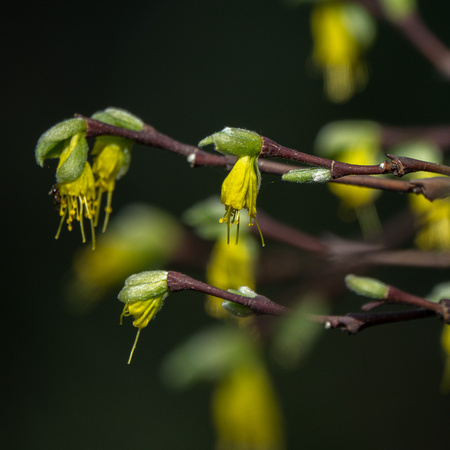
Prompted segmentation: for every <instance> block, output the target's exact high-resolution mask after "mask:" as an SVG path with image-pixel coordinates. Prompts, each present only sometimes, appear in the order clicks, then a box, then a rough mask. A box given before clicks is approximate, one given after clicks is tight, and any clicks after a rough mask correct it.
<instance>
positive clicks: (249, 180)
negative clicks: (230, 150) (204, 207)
mask: <svg viewBox="0 0 450 450" xmlns="http://www.w3.org/2000/svg"><path fill="white" fill-rule="evenodd" d="M260 184H261V176H260V173H259V169H258V165H257V157H256V156H241V157H238V159H237V161H236V164H235V165H234V167H233V168H232V169H231V171H230V173H229V174H228V176H227V177H226V178H225V180H224V182H223V184H222V191H221V195H220V201H221V202H222V203H223V204H224V205H225V214H224V216H223V217H222V218H221V219H220V222H221V223H226V224H227V241H228V242H229V241H230V227H231V224H235V225H236V226H237V231H236V243H238V240H239V224H240V220H239V219H240V212H241V209H246V210H247V211H248V216H249V218H250V219H249V226H251V225H253V221H255V223H256V226H257V227H258V229H259V230H260V228H259V225H258V221H257V220H256V197H257V195H258V191H259V187H260ZM260 232H261V230H260ZM261 240H262V244H263V246H264V240H263V237H262V234H261Z"/></svg>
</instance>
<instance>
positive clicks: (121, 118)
mask: <svg viewBox="0 0 450 450" xmlns="http://www.w3.org/2000/svg"><path fill="white" fill-rule="evenodd" d="M92 118H93V119H96V120H99V121H100V122H104V123H107V124H110V125H115V126H118V127H122V128H126V129H128V130H133V131H140V130H142V128H143V126H144V123H143V122H142V120H141V119H139V118H138V117H136V116H135V115H134V114H131V113H130V112H128V111H125V110H122V109H119V108H106V109H105V110H104V111H99V112H97V113H95V114H93V115H92ZM132 146H133V141H132V140H130V139H123V138H118V137H113V136H101V137H98V138H97V139H96V141H95V144H94V148H93V149H92V155H93V157H94V161H93V166H92V170H93V172H94V176H95V185H96V188H97V208H96V209H97V214H96V216H95V225H96V226H97V224H98V220H99V215H100V209H101V208H100V207H101V202H102V196H103V194H104V193H107V200H106V206H105V219H104V222H103V231H105V230H106V227H107V226H108V222H109V217H110V214H111V212H112V208H111V203H112V193H113V191H114V189H115V187H116V180H118V179H120V178H121V177H122V176H123V175H125V174H126V173H127V171H128V168H129V166H130V162H131V148H132Z"/></svg>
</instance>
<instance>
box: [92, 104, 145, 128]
mask: <svg viewBox="0 0 450 450" xmlns="http://www.w3.org/2000/svg"><path fill="white" fill-rule="evenodd" d="M92 118H93V119H95V120H99V121H100V122H104V123H107V124H109V125H114V126H116V127H121V128H126V129H127V130H133V131H141V130H142V128H143V127H144V122H143V121H142V120H141V119H140V118H139V117H137V116H135V115H134V114H131V113H130V112H128V111H126V110H124V109H119V108H112V107H110V108H106V109H105V110H103V111H98V112H96V113H95V114H93V115H92Z"/></svg>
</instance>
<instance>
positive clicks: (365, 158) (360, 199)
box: [328, 142, 380, 209]
mask: <svg viewBox="0 0 450 450" xmlns="http://www.w3.org/2000/svg"><path fill="white" fill-rule="evenodd" d="M334 159H337V160H339V161H343V162H346V163H348V164H356V165H375V164H378V163H379V161H378V149H377V148H375V147H374V146H373V145H372V144H370V143H369V142H361V143H359V144H353V145H352V146H349V147H348V148H347V149H346V150H343V151H341V152H339V153H338V154H336V155H335V156H334ZM328 187H329V188H330V191H331V192H332V193H333V194H334V195H336V196H337V197H339V199H340V200H341V202H342V206H343V207H344V208H345V209H358V208H361V207H363V206H365V205H368V204H370V203H372V202H373V201H374V200H375V199H376V198H377V197H378V196H379V195H380V191H379V190H378V189H370V188H364V187H359V186H347V185H344V184H338V183H329V184H328Z"/></svg>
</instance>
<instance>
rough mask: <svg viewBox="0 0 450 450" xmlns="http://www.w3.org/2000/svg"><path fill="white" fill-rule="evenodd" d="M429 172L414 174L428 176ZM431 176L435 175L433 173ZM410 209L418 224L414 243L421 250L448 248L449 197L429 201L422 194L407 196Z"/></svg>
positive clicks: (449, 248) (449, 235)
mask: <svg viewBox="0 0 450 450" xmlns="http://www.w3.org/2000/svg"><path fill="white" fill-rule="evenodd" d="M429 176H430V174H427V173H424V174H415V176H414V178H428V177H429ZM432 176H436V175H435V174H434V175H432ZM409 202H410V206H411V209H412V210H413V211H414V213H415V214H416V216H417V222H418V225H419V226H420V229H419V231H418V232H417V235H416V238H415V243H416V245H417V246H418V247H419V248H421V249H422V250H446V251H449V250H450V198H449V197H447V198H443V199H438V200H434V201H433V202H430V201H429V200H427V199H426V198H425V197H424V196H423V195H413V194H411V195H410V196H409Z"/></svg>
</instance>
